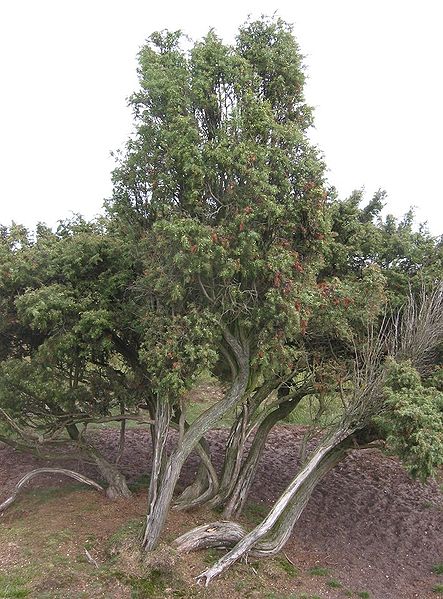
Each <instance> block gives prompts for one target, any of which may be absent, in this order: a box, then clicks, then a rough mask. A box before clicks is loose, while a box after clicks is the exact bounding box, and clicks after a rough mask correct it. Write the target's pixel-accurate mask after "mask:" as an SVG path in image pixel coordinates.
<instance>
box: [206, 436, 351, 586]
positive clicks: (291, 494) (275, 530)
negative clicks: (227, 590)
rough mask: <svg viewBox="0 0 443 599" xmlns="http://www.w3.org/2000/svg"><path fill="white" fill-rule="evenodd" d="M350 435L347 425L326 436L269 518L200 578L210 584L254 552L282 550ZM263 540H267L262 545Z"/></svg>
mask: <svg viewBox="0 0 443 599" xmlns="http://www.w3.org/2000/svg"><path fill="white" fill-rule="evenodd" d="M350 435H351V431H349V430H348V429H347V428H346V429H343V430H341V429H337V430H336V431H334V432H332V433H331V434H329V435H328V436H327V437H325V438H324V439H323V440H322V441H321V442H320V443H319V446H318V447H317V449H316V450H315V451H314V452H313V453H312V454H311V457H310V458H309V460H308V461H307V463H306V464H305V466H304V467H303V468H302V469H301V470H300V472H299V473H298V475H297V476H296V477H295V478H294V480H293V481H292V482H291V483H290V484H289V486H288V487H287V488H286V490H285V491H284V492H283V493H282V495H281V496H280V497H279V499H278V500H277V501H276V503H275V504H274V506H273V508H272V509H271V510H270V512H269V514H268V515H267V516H266V518H265V519H264V520H263V521H262V522H261V523H260V524H259V525H258V526H256V527H255V528H254V529H253V530H252V531H251V532H250V533H248V534H247V535H246V536H245V537H244V538H243V539H242V540H241V541H239V542H238V543H237V544H236V545H235V546H234V547H233V548H232V549H231V550H230V551H229V552H228V553H227V554H226V555H224V556H223V557H222V558H221V559H220V560H219V561H218V562H216V563H215V564H214V565H213V566H212V567H211V568H209V569H208V570H206V571H205V572H203V573H202V574H201V575H200V576H199V577H198V579H199V580H201V581H204V582H205V584H206V585H208V584H209V582H210V581H211V580H212V579H213V578H214V577H216V576H218V575H219V574H221V573H222V572H223V571H224V570H226V569H227V568H229V566H231V565H232V564H233V563H234V562H236V561H237V560H238V559H240V558H241V557H243V556H244V555H247V554H248V553H250V552H251V554H255V555H272V554H273V553H275V552H277V551H279V550H280V549H281V548H282V547H283V545H284V543H285V542H286V541H287V539H288V537H289V535H290V534H291V530H292V527H293V526H294V524H295V522H296V521H297V519H298V518H299V516H300V514H301V513H302V511H303V509H304V507H305V505H306V503H307V502H308V500H309V497H310V496H311V493H312V491H313V490H314V488H315V486H316V485H317V484H318V482H319V481H320V480H321V479H322V478H323V476H324V475H325V474H326V473H327V472H328V471H329V470H330V469H331V468H332V467H333V466H334V465H335V464H336V463H337V460H338V457H339V456H340V458H341V457H342V456H343V455H344V448H345V447H347V442H348V440H349V437H350ZM265 537H267V539H266V538H265ZM262 539H264V542H263V543H262V544H258V543H259V541H262ZM256 546H257V547H256ZM253 549H254V551H253V552H252V551H251V550H253Z"/></svg>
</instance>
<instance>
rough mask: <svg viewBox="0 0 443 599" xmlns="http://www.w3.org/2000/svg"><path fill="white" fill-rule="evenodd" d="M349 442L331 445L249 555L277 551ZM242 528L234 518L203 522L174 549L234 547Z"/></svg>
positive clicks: (345, 450)
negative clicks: (232, 519) (270, 529)
mask: <svg viewBox="0 0 443 599" xmlns="http://www.w3.org/2000/svg"><path fill="white" fill-rule="evenodd" d="M348 446H349V439H346V440H345V441H344V442H343V443H341V444H340V445H339V446H337V447H336V448H334V449H333V450H332V451H331V452H330V454H329V455H327V456H326V457H325V458H324V459H323V460H322V461H321V462H320V463H319V465H318V467H317V468H316V469H315V471H313V473H312V474H311V476H310V477H309V478H308V479H306V481H305V482H304V483H303V485H302V486H301V487H300V489H299V491H298V492H297V493H296V494H295V495H294V497H293V499H292V500H291V502H290V504H289V505H288V507H287V508H286V510H285V511H284V512H283V513H282V516H281V517H280V518H279V519H278V522H277V524H276V525H275V526H274V527H273V529H272V531H271V533H270V534H269V535H268V536H267V537H266V538H264V539H262V540H261V541H259V542H258V543H257V544H256V545H255V546H254V548H253V549H251V551H250V552H249V555H252V556H254V557H268V556H270V555H274V554H275V553H278V552H279V551H281V549H282V548H283V546H284V545H285V543H286V542H287V540H288V539H289V537H290V535H291V533H292V529H293V527H294V525H295V523H296V522H297V520H298V518H299V517H300V515H301V513H302V512H303V509H304V508H305V506H306V504H307V502H308V500H309V498H310V496H311V494H312V492H313V490H314V489H315V487H316V486H317V484H318V482H319V481H320V480H321V479H322V478H323V477H324V476H325V475H326V474H327V473H328V472H329V471H330V470H331V469H332V468H334V467H335V466H336V465H337V464H338V463H339V462H340V461H341V460H342V459H343V458H344V457H345V456H346V453H347V449H348ZM246 534H247V533H246V531H245V530H244V529H243V527H241V526H240V525H239V524H237V523H236V522H230V521H221V522H211V523H210V524H204V525H202V526H199V527H197V528H194V529H193V530H191V531H189V532H187V533H185V534H183V535H182V536H180V537H178V538H177V539H176V540H175V541H174V546H175V547H176V548H177V549H178V551H182V552H190V551H197V550H200V549H208V548H218V549H222V548H227V547H234V546H235V545H236V544H237V543H238V542H239V541H241V540H242V539H243V538H244V537H245V536H246Z"/></svg>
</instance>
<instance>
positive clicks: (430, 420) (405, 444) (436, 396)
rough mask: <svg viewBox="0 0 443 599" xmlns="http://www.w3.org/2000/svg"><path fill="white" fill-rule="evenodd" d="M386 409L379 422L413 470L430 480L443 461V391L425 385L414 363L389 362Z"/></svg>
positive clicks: (391, 446) (414, 474) (422, 477)
mask: <svg viewBox="0 0 443 599" xmlns="http://www.w3.org/2000/svg"><path fill="white" fill-rule="evenodd" d="M385 393H386V410H385V412H384V414H383V415H382V416H380V417H379V418H378V419H377V420H376V422H377V424H378V426H379V427H380V429H381V431H382V433H383V435H384V436H385V438H386V441H387V444H388V447H389V448H390V449H391V450H392V451H393V452H395V453H396V454H397V455H399V456H400V458H401V459H402V460H403V462H404V463H405V465H406V467H407V469H408V470H409V472H410V473H411V474H412V475H413V476H415V477H418V478H420V479H422V480H426V479H427V478H428V477H429V476H432V475H433V474H435V472H436V471H437V468H438V467H439V466H441V464H442V463H443V393H442V392H441V391H440V390H439V389H437V388H435V387H433V386H424V385H423V382H422V380H421V377H420V375H419V373H418V372H417V371H416V370H415V369H414V368H412V367H411V365H410V363H408V362H406V363H400V364H398V363H395V362H391V363H390V365H389V370H388V376H387V379H386V388H385Z"/></svg>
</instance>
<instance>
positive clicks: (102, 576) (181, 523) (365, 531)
mask: <svg viewBox="0 0 443 599" xmlns="http://www.w3.org/2000/svg"><path fill="white" fill-rule="evenodd" d="M91 434H92V438H94V440H95V442H96V443H97V445H98V446H100V447H101V448H102V450H103V451H104V453H106V454H107V455H108V456H110V457H112V456H113V455H115V453H116V449H117V444H118V431H116V430H115V429H114V430H113V429H103V430H102V429H100V430H96V431H94V432H93V433H91ZM225 435H226V431H225V430H218V431H214V432H213V433H212V434H211V435H210V436H209V437H208V440H209V441H210V444H211V447H212V452H213V454H214V456H219V461H220V459H221V451H222V448H223V440H224V438H225ZM301 435H302V429H301V428H300V427H294V426H289V425H287V426H280V427H278V428H277V429H276V430H275V431H274V432H273V433H272V434H271V436H270V439H269V443H268V445H267V448H266V452H265V455H264V457H263V460H262V463H261V467H260V471H259V473H258V476H257V480H256V482H255V485H254V487H253V489H252V493H251V498H250V503H249V505H248V508H247V511H246V513H245V516H244V518H243V523H244V524H245V525H246V526H249V527H251V526H252V525H253V523H254V522H257V521H258V520H259V519H260V518H261V517H262V516H263V514H264V513H266V510H267V508H268V506H269V504H270V502H272V500H274V499H275V498H276V497H277V496H278V494H279V493H280V492H281V491H282V490H283V489H284V487H285V486H286V484H287V483H288V482H289V480H290V479H291V477H292V476H293V474H294V472H295V470H296V467H297V458H298V446H299V443H300V439H301ZM170 442H171V443H172V442H173V438H172V437H171V439H170ZM149 456H150V435H149V432H148V431H147V430H145V429H142V428H132V429H129V431H128V439H127V444H126V450H125V454H124V456H123V459H122V462H121V467H122V470H123V471H124V472H125V474H126V475H127V477H128V480H129V481H130V483H131V484H132V485H133V489H134V498H133V499H131V500H129V501H118V502H110V501H108V500H107V499H106V498H105V497H103V496H102V495H100V494H99V493H98V492H96V491H94V490H92V489H91V490H90V489H89V488H84V487H82V486H81V485H77V484H76V485H73V484H72V480H70V479H60V478H59V477H55V478H50V477H44V478H43V477H42V478H39V479H34V480H33V481H32V482H31V483H30V485H29V488H28V489H27V490H26V491H24V492H23V493H22V494H21V495H20V496H19V498H18V500H17V501H16V503H15V504H13V506H11V507H10V508H9V510H8V511H6V512H5V513H4V515H3V516H2V517H1V518H0V523H1V527H0V598H1V599H7V598H8V599H9V598H13V597H30V598H34V597H35V598H39V599H56V598H60V599H61V598H71V597H72V598H80V597H83V598H85V599H89V598H91V599H94V598H99V597H106V598H108V597H109V598H130V597H134V598H143V597H171V598H172V597H184V598H188V597H195V598H205V597H211V599H222V598H225V597H232V598H234V599H236V598H238V599H243V598H248V597H251V598H253V597H255V598H264V599H290V598H291V599H302V598H305V599H314V598H325V599H326V598H328V599H339V598H343V597H355V598H358V597H360V598H365V597H369V598H371V599H412V598H420V599H427V598H431V597H433V598H436V597H439V596H442V597H443V593H442V594H441V595H439V585H441V589H443V535H442V531H443V492H442V488H441V487H440V485H439V484H438V482H437V481H430V482H429V483H427V484H426V485H423V484H420V483H418V482H416V481H413V480H412V479H411V478H410V477H409V476H408V475H407V473H406V472H405V471H404V469H403V468H402V466H401V465H400V464H399V463H398V462H397V461H396V460H394V459H391V458H389V457H386V456H384V455H382V454H381V453H380V452H379V451H377V450H365V451H360V452H354V453H352V454H351V455H350V456H349V457H347V458H346V460H345V461H344V462H343V463H342V464H340V465H339V466H338V467H337V468H336V469H335V470H334V471H333V472H331V473H330V474H329V475H328V476H327V477H326V478H325V480H324V481H323V482H322V483H321V484H320V485H319V486H318V488H317V489H316V491H315V492H314V495H313V497H312V499H311V501H310V502H309V504H308V507H307V508H306V510H305V511H304V513H303V515H302V518H301V519H300V521H299V523H298V524H297V526H296V528H295V530H294V533H293V535H292V537H291V540H290V542H289V543H288V544H287V546H286V547H285V549H284V553H282V554H281V555H280V556H278V557H276V558H273V559H271V560H261V561H252V562H250V563H247V564H245V563H240V564H237V565H235V566H234V567H233V568H232V569H231V570H229V571H228V572H227V573H226V574H224V575H223V576H222V577H220V579H216V580H215V581H214V582H213V583H212V585H211V586H210V587H209V588H208V589H203V588H201V587H199V586H196V585H195V576H196V575H197V574H198V573H200V572H201V571H202V570H204V569H205V568H206V567H207V566H208V564H209V563H212V562H213V561H214V560H215V559H216V558H217V553H216V552H201V553H198V554H191V555H188V556H179V555H176V554H175V552H174V551H173V550H172V549H170V547H169V546H168V542H170V541H171V540H172V539H173V538H175V537H176V536H178V535H179V534H181V533H182V532H185V531H186V530H189V528H191V527H192V526H195V525H198V524H202V523H204V522H210V521H211V520H215V519H217V514H210V513H208V512H201V511H196V512H193V513H191V514H185V513H172V514H171V516H170V518H169V521H168V526H167V530H166V531H165V534H164V541H165V544H164V545H163V546H162V547H160V549H159V551H158V552H156V554H155V555H154V556H150V557H149V558H147V559H146V558H143V557H142V558H141V557H140V554H139V553H138V550H137V538H138V536H139V534H140V530H141V526H142V522H143V516H144V514H145V510H146V502H147V501H146V479H147V475H148V474H149ZM196 463H197V460H196V458H195V457H192V458H191V459H190V460H189V461H188V463H187V465H186V468H185V470H184V473H183V476H182V479H181V485H183V484H185V483H186V482H188V481H190V480H191V479H192V475H193V473H194V472H195V468H196ZM45 464H46V462H44V461H40V460H38V459H36V458H33V457H30V456H24V455H22V454H20V453H18V452H15V451H13V450H12V449H11V448H9V447H7V446H5V445H2V444H0V501H1V500H3V499H4V498H6V497H7V496H8V493H9V492H10V491H11V489H12V488H13V486H14V484H15V483H16V482H17V481H18V480H19V479H20V478H21V476H22V475H23V474H25V473H26V472H28V471H29V470H31V469H33V468H35V467H38V466H42V465H45ZM63 464H64V465H65V466H67V467H71V468H73V469H77V470H78V471H81V472H84V473H86V474H88V475H89V476H92V477H94V478H96V479H97V478H98V475H97V473H96V472H95V470H94V468H93V467H92V466H88V465H82V464H79V463H77V462H72V463H68V464H66V462H63ZM86 550H87V551H88V552H89V557H88V556H87V554H86ZM93 560H95V561H96V565H95V564H94V563H93ZM439 565H440V566H441V567H440V568H439ZM439 572H441V573H439Z"/></svg>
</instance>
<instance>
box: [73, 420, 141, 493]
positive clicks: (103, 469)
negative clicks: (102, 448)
mask: <svg viewBox="0 0 443 599" xmlns="http://www.w3.org/2000/svg"><path fill="white" fill-rule="evenodd" d="M66 429H67V431H68V434H69V436H70V437H71V439H72V440H74V441H76V442H77V443H78V445H79V447H80V448H81V449H82V450H83V452H84V453H86V454H87V455H88V456H89V457H90V458H92V460H93V461H94V463H95V465H96V466H97V468H98V470H99V472H100V474H101V475H102V477H103V478H104V480H105V481H106V482H107V484H108V486H107V489H106V495H107V496H108V497H109V499H120V498H129V497H131V496H132V493H131V491H130V490H129V489H128V485H127V483H126V478H125V476H124V475H123V474H122V473H121V472H120V470H119V469H118V467H117V466H116V465H115V464H112V463H111V462H109V461H108V460H107V459H106V458H104V457H103V455H102V454H101V453H100V452H99V451H98V449H96V447H94V445H92V443H89V442H88V441H84V440H82V439H81V437H80V434H79V432H78V428H77V426H76V425H75V424H72V425H70V426H67V427H66Z"/></svg>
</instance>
